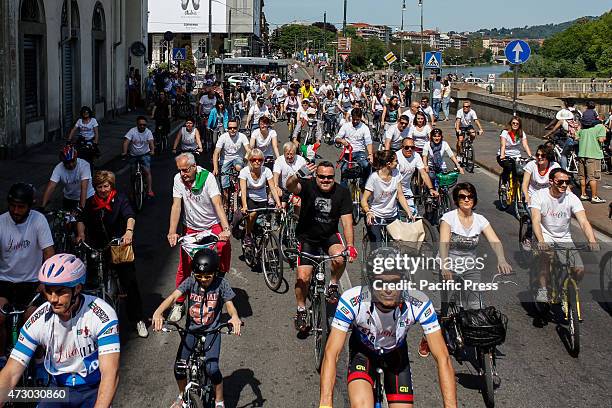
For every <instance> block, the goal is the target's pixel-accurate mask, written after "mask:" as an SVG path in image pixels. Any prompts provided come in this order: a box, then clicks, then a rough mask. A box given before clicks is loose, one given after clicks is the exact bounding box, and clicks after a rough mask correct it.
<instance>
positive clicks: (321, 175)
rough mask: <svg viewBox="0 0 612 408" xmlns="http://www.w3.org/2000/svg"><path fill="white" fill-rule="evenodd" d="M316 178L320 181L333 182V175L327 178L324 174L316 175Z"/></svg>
mask: <svg viewBox="0 0 612 408" xmlns="http://www.w3.org/2000/svg"><path fill="white" fill-rule="evenodd" d="M317 178H320V179H321V180H333V179H334V175H331V176H328V175H326V174H317Z"/></svg>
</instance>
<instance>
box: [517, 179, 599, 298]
mask: <svg viewBox="0 0 612 408" xmlns="http://www.w3.org/2000/svg"><path fill="white" fill-rule="evenodd" d="M549 178H550V187H549V188H547V189H542V190H539V191H537V192H536V193H535V194H533V196H532V197H531V203H530V204H529V208H530V209H531V220H532V225H533V234H534V236H535V237H536V239H537V241H538V245H537V246H538V249H539V250H541V251H543V254H542V255H543V256H541V258H540V259H541V261H542V263H541V265H540V266H541V269H540V276H539V283H540V288H539V289H538V292H537V294H536V302H541V303H546V302H548V290H547V287H548V281H549V279H550V266H551V260H552V253H551V252H550V245H551V244H555V245H556V246H561V247H569V248H573V247H575V245H574V242H573V240H572V235H571V232H570V224H571V221H572V215H574V216H575V217H576V219H577V220H578V223H579V224H580V228H581V229H582V232H583V233H584V235H585V237H586V239H587V241H588V243H589V246H590V248H591V249H592V250H598V244H597V241H596V240H595V234H594V233H593V229H592V228H591V224H590V223H589V220H588V219H587V217H586V212H585V211H584V207H583V206H582V203H581V202H580V199H579V198H578V197H577V196H576V195H575V194H574V193H572V192H571V191H570V189H569V187H570V184H571V179H570V174H569V173H568V172H567V171H565V170H563V169H561V168H557V169H554V170H552V171H551V172H550V176H549ZM570 253H571V257H570V259H566V251H564V250H562V249H561V250H557V256H558V257H559V259H560V260H561V262H563V263H566V262H569V263H570V264H571V265H570V266H571V267H572V269H573V271H574V274H575V275H574V276H575V277H576V279H577V280H578V281H580V280H581V279H582V277H583V275H584V265H583V263H582V259H581V258H580V253H579V251H571V252H570Z"/></svg>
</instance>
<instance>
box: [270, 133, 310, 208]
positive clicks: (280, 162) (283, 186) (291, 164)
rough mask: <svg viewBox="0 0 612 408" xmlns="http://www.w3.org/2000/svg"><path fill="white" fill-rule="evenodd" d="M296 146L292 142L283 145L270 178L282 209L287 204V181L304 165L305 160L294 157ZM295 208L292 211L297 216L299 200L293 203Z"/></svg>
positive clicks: (288, 193) (288, 194) (300, 157)
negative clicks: (281, 152) (275, 188)
mask: <svg viewBox="0 0 612 408" xmlns="http://www.w3.org/2000/svg"><path fill="white" fill-rule="evenodd" d="M296 150H297V148H296V146H295V144H294V143H292V142H287V143H285V144H284V145H283V155H282V156H280V157H279V158H277V159H276V161H275V162H274V168H273V169H272V176H273V177H274V185H275V186H277V188H278V196H279V197H280V198H281V203H282V205H283V208H285V207H286V206H287V203H288V202H289V196H290V194H291V193H290V192H289V191H288V190H287V179H288V178H289V176H292V175H294V174H296V173H297V171H298V170H299V169H301V168H302V166H305V165H306V159H304V157H302V156H297V155H296ZM293 204H294V206H295V208H294V211H295V212H296V214H299V205H300V203H299V198H297V197H296V200H294V201H293Z"/></svg>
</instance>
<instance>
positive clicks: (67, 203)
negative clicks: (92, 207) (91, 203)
mask: <svg viewBox="0 0 612 408" xmlns="http://www.w3.org/2000/svg"><path fill="white" fill-rule="evenodd" d="M79 204H80V200H71V199H70V198H66V197H64V198H63V200H62V209H64V210H67V211H72V210H76V209H77V208H78V207H79Z"/></svg>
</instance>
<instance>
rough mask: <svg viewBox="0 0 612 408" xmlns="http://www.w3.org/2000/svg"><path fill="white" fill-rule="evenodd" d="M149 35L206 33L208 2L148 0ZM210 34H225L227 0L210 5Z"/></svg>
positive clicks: (219, 0)
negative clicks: (168, 32)
mask: <svg viewBox="0 0 612 408" xmlns="http://www.w3.org/2000/svg"><path fill="white" fill-rule="evenodd" d="M148 30H149V32H150V33H164V32H166V31H172V32H173V33H207V32H208V0H149V23H148ZM212 32H213V33H226V32H227V0H215V1H214V2H213V3H212Z"/></svg>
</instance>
